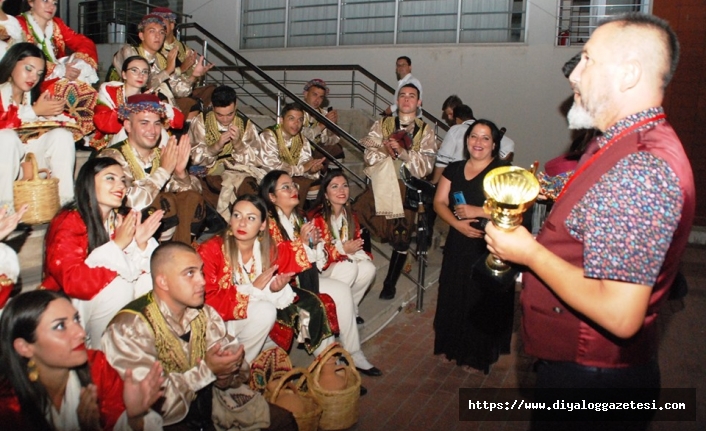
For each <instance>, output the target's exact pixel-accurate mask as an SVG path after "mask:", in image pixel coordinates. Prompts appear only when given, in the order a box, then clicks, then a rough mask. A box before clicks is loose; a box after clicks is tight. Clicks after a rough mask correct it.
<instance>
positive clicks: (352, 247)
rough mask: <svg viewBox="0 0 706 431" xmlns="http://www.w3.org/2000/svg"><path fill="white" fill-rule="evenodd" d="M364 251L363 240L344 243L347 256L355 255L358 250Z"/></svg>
mask: <svg viewBox="0 0 706 431" xmlns="http://www.w3.org/2000/svg"><path fill="white" fill-rule="evenodd" d="M362 249H363V240H362V239H360V238H359V239H352V240H349V241H346V242H344V243H343V251H345V252H346V254H355V253H356V252H357V251H358V250H362Z"/></svg>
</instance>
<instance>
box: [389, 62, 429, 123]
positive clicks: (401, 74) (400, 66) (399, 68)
mask: <svg viewBox="0 0 706 431" xmlns="http://www.w3.org/2000/svg"><path fill="white" fill-rule="evenodd" d="M395 74H396V75H397V79H398V81H397V90H396V91H395V99H394V100H395V103H393V104H392V105H390V106H388V107H387V109H386V110H385V114H386V115H394V114H396V112H397V98H398V96H399V94H400V89H402V87H403V86H405V85H407V84H413V85H414V87H415V88H416V89H417V91H418V92H419V106H418V107H417V112H416V115H417V117H419V116H421V115H422V95H423V93H422V83H421V82H419V80H418V79H417V78H415V77H414V76H412V59H411V58H409V57H407V56H404V55H403V56H402V57H398V58H397V61H396V62H395Z"/></svg>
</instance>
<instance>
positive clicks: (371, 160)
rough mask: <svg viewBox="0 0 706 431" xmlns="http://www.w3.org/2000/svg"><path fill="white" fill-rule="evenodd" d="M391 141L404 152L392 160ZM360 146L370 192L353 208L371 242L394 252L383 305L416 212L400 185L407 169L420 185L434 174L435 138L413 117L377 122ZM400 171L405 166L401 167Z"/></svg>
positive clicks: (389, 296) (399, 269) (399, 267)
mask: <svg viewBox="0 0 706 431" xmlns="http://www.w3.org/2000/svg"><path fill="white" fill-rule="evenodd" d="M390 138H394V139H395V140H396V141H398V142H399V143H400V144H401V145H402V146H403V147H404V148H405V149H406V151H401V152H400V154H399V156H398V157H395V158H394V159H393V157H391V156H390V154H389V153H388V151H387V148H386V147H385V146H384V144H383V142H384V141H386V140H388V139H390ZM360 143H361V144H362V145H363V146H364V147H365V155H364V160H365V170H364V171H365V174H366V175H367V176H368V177H369V178H370V187H368V188H367V189H366V190H365V192H363V194H362V195H360V196H359V197H358V199H357V200H356V202H355V203H354V204H353V208H354V210H355V211H356V213H357V214H358V215H359V216H360V219H361V222H362V223H363V225H365V226H366V227H367V228H368V229H369V230H370V233H371V234H372V236H374V237H377V238H380V239H381V240H382V241H384V242H390V244H391V245H392V248H393V253H392V257H391V258H390V265H389V267H388V272H387V277H386V278H385V281H384V282H383V290H382V292H381V293H380V298H381V299H392V298H394V297H395V292H396V285H397V281H398V280H399V277H400V274H401V273H402V268H403V267H404V265H405V261H406V259H407V249H408V248H409V244H410V243H411V241H412V230H413V228H414V224H415V214H416V212H415V210H413V209H411V208H406V207H405V206H404V198H405V196H406V193H407V187H406V186H405V185H404V183H403V182H402V180H401V173H400V172H401V169H403V168H406V169H407V170H408V171H409V173H410V174H411V175H412V176H413V177H415V178H418V179H423V178H424V177H426V176H427V175H429V174H430V173H431V172H432V170H433V169H434V160H435V158H436V151H437V145H436V138H435V135H434V131H433V130H432V128H431V127H430V126H429V125H427V124H426V123H425V122H424V121H423V120H421V119H419V118H415V114H404V115H400V116H397V117H386V118H383V119H380V120H378V121H376V122H375V123H374V124H373V126H372V127H371V128H370V132H369V133H368V135H367V136H366V137H365V138H363V139H362V140H361V141H360ZM402 165H404V166H402Z"/></svg>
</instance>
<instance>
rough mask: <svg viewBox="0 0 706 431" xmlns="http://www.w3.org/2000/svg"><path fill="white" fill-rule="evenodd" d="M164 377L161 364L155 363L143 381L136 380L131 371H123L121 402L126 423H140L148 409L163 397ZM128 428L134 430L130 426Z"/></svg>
mask: <svg viewBox="0 0 706 431" xmlns="http://www.w3.org/2000/svg"><path fill="white" fill-rule="evenodd" d="M165 380H166V377H165V376H164V375H163V369H162V364H160V363H159V362H155V363H154V364H152V367H151V368H150V371H149V372H148V373H147V375H146V376H145V378H144V379H142V380H137V379H135V377H133V375H132V370H131V369H127V370H125V379H124V380H123V402H124V403H125V413H127V417H128V421H141V420H142V417H143V416H144V415H146V414H147V412H148V411H149V409H150V407H152V405H153V404H154V403H156V402H157V400H158V399H159V398H160V397H162V395H164V390H163V389H162V385H163V384H164V381H165ZM130 427H131V428H133V429H136V428H135V427H133V426H132V424H130Z"/></svg>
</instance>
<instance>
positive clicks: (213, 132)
mask: <svg viewBox="0 0 706 431" xmlns="http://www.w3.org/2000/svg"><path fill="white" fill-rule="evenodd" d="M203 123H204V128H205V129H206V136H205V141H206V146H208V147H210V146H212V145H215V144H217V143H218V141H219V140H220V139H221V135H222V134H223V132H221V131H220V130H218V128H219V123H218V120H216V113H215V112H213V111H211V112H209V113H208V114H206V117H205V118H204V121H203ZM231 125H233V126H235V127H237V128H238V130H239V131H240V139H241V140H242V139H243V136H244V134H245V125H244V124H243V119H242V118H240V117H239V116H238V115H236V116H235V118H233V122H232V123H231ZM232 152H233V141H229V142H228V143H227V144H225V146H223V149H222V150H221V152H220V153H219V154H218V159H221V158H223V157H224V156H229V155H230V154H231V153H232ZM217 168H218V163H216V165H215V166H214V167H213V168H211V170H210V171H209V173H211V172H214V171H215V170H216V169H217Z"/></svg>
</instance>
